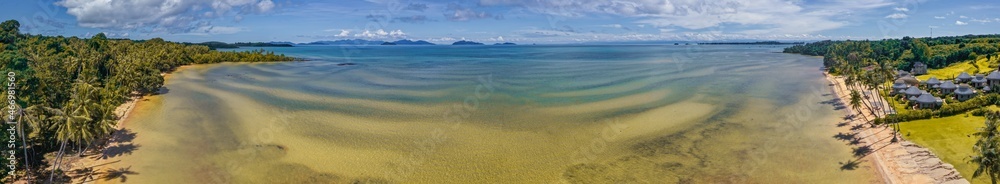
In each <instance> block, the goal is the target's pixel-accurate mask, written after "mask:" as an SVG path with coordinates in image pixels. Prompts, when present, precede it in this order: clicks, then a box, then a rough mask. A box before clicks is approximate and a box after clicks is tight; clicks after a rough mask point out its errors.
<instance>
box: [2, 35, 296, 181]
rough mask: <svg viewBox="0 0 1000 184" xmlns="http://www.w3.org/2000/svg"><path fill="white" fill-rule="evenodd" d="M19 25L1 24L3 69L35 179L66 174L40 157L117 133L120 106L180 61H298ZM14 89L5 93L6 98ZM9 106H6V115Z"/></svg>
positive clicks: (153, 86)
mask: <svg viewBox="0 0 1000 184" xmlns="http://www.w3.org/2000/svg"><path fill="white" fill-rule="evenodd" d="M19 27H20V24H19V23H18V22H17V21H15V20H8V21H5V22H3V23H0V68H2V69H3V71H4V73H5V74H6V73H8V72H13V74H14V75H15V78H16V80H15V82H14V83H15V84H16V85H15V88H14V91H16V93H15V94H13V96H15V97H16V99H15V100H14V101H15V102H16V104H17V105H18V106H20V109H23V111H20V112H17V111H14V112H16V114H18V116H15V118H16V119H17V120H18V121H19V122H22V123H25V124H26V125H28V126H26V127H25V129H24V133H25V134H26V135H25V137H26V138H27V142H28V145H26V146H27V148H30V149H32V150H33V151H32V152H33V153H34V154H36V155H34V156H30V157H31V158H30V159H31V160H29V161H28V162H29V163H31V164H33V166H32V167H31V168H32V169H35V170H34V171H31V172H30V174H31V175H33V176H35V177H33V178H37V177H38V176H41V175H48V176H49V177H52V176H55V177H57V178H58V177H62V176H65V175H64V174H62V172H63V171H58V169H59V168H58V167H56V168H57V169H56V170H52V171H45V172H43V170H40V169H42V168H46V166H48V165H53V163H45V162H44V161H43V160H42V157H41V156H40V155H44V154H45V153H51V152H57V154H56V155H57V157H58V158H59V159H57V162H58V161H60V160H61V158H62V156H63V155H64V153H66V152H68V150H70V149H75V150H76V152H77V153H82V152H83V151H86V150H87V148H91V146H94V145H93V144H94V143H96V142H97V141H98V140H100V139H103V138H106V137H107V136H108V135H109V134H110V133H111V131H112V127H113V125H114V123H115V122H116V121H115V120H117V118H118V117H115V114H114V110H115V108H116V107H118V106H119V105H121V104H123V103H124V102H125V101H126V100H127V99H129V98H130V97H133V96H141V95H147V94H152V93H156V92H157V91H159V89H160V88H161V86H162V85H163V81H164V79H163V75H162V74H163V73H166V72H170V71H172V70H174V69H175V68H177V67H178V66H182V65H189V64H201V63H219V62H262V61H291V60H293V59H294V58H291V57H286V56H284V55H276V54H274V53H271V52H264V51H263V50H256V51H244V52H220V51H214V50H212V49H210V48H209V47H208V46H204V45H188V44H181V43H174V42H168V41H164V40H163V39H160V38H153V39H150V40H144V41H132V40H125V39H121V40H119V39H108V38H107V37H106V36H105V35H104V34H103V33H100V34H97V35H94V36H93V37H91V38H77V37H63V36H42V35H30V34H21V33H20V32H19ZM7 93H8V91H7V90H4V92H3V95H4V96H6V95H7ZM5 104H6V103H5ZM8 110H11V109H7V108H5V109H4V112H5V113H4V117H3V118H7V113H6V112H8ZM2 132H3V133H2V134H3V137H7V136H8V132H7V131H2ZM17 150H20V148H18V149H17ZM18 152H20V151H18ZM6 156H7V155H6V154H5V155H4V158H3V159H2V161H3V162H4V163H7V160H6ZM17 158H18V159H19V161H18V163H23V162H24V160H20V159H24V158H22V155H20V153H19V155H18V156H17ZM57 166H58V165H57ZM5 169H6V167H5ZM18 169H19V170H20V171H24V168H20V167H19V168H18ZM50 173H54V174H51V175H50ZM24 174H25V173H24V172H19V173H18V174H17V175H24ZM6 176H7V172H6V171H5V172H2V174H0V178H6V180H4V181H3V182H4V183H7V182H10V181H11V180H10V179H11V178H12V177H6Z"/></svg>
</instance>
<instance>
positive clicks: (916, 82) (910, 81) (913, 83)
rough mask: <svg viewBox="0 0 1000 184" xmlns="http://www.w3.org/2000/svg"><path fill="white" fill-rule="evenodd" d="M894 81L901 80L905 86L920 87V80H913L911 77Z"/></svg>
mask: <svg viewBox="0 0 1000 184" xmlns="http://www.w3.org/2000/svg"><path fill="white" fill-rule="evenodd" d="M896 80H903V83H906V85H910V86H919V85H920V80H917V78H914V77H913V76H904V77H900V78H899V79H896Z"/></svg>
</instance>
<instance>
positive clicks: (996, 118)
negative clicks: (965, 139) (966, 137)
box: [969, 112, 1000, 184]
mask: <svg viewBox="0 0 1000 184" xmlns="http://www.w3.org/2000/svg"><path fill="white" fill-rule="evenodd" d="M986 117H987V118H986V125H985V126H984V127H982V128H980V129H979V132H976V133H974V134H973V135H975V136H976V137H979V140H977V141H976V144H975V146H973V151H975V155H974V156H972V159H971V160H969V162H971V163H974V164H977V165H979V167H978V168H976V171H974V172H973V173H972V177H973V178H975V177H979V176H982V175H983V174H986V175H989V177H990V181H991V182H992V183H993V184H996V183H997V179H998V178H997V177H1000V145H998V143H997V141H998V139H997V138H998V137H997V136H998V135H1000V131H998V130H997V128H1000V114H997V113H995V112H994V113H989V114H988V115H987V116H986Z"/></svg>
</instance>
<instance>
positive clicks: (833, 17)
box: [0, 0, 1000, 43]
mask: <svg viewBox="0 0 1000 184" xmlns="http://www.w3.org/2000/svg"><path fill="white" fill-rule="evenodd" d="M0 10H3V11H0V19H4V20H6V19H17V20H19V21H20V22H21V25H22V28H21V30H22V32H28V33H32V34H45V35H57V34H58V35H66V36H83V37H89V36H90V35H93V34H96V33H99V32H104V33H106V34H108V35H109V36H110V37H121V38H131V39H148V38H154V37H160V38H164V39H166V40H171V41H185V42H202V41H225V42H236V41H253V42H257V41H291V42H310V41H316V40H340V39H355V38H360V39H370V40H398V39H414V40H418V39H419V40H428V41H431V42H436V43H451V42H454V41H457V40H463V39H464V40H472V41H480V42H488V43H493V42H503V41H509V42H518V43H575V42H595V41H598V42H605V41H652V40H667V41H675V40H680V41H687V40H692V41H706V40H743V39H753V40H821V39H835V40H836V39H880V38H899V37H903V36H915V37H926V36H930V34H931V30H932V29H933V33H934V36H943V35H965V34H995V33H1000V2H998V1H996V0H972V1H948V0H901V1H893V0H851V1H839V0H838V1H834V0H829V1H827V0H819V1H811V0H717V1H695V0H478V1H477V0H469V1H454V0H367V1H362V0H343V1H316V0H301V1H291V0H221V1H205V0H47V1H46V0H42V1H13V0H11V1H3V5H0Z"/></svg>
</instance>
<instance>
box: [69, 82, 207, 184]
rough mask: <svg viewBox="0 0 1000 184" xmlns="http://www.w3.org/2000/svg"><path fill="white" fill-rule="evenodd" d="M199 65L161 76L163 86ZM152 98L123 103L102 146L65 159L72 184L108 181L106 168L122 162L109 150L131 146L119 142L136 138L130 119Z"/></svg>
mask: <svg viewBox="0 0 1000 184" xmlns="http://www.w3.org/2000/svg"><path fill="white" fill-rule="evenodd" d="M198 65H203V64H194V65H184V66H179V67H177V68H175V69H174V70H172V71H170V72H169V73H162V74H160V75H163V84H164V85H166V83H167V81H168V80H169V79H170V76H171V74H173V73H176V72H180V71H183V70H184V69H186V68H190V67H192V66H198ZM165 88H166V87H161V89H160V90H161V91H162V90H163V89H165ZM157 93H161V92H157ZM153 95H159V94H153ZM150 96H152V95H144V96H133V97H130V98H129V99H128V100H127V101H125V103H122V104H121V105H119V106H118V107H115V110H114V114H115V116H117V117H118V119H117V120H115V121H116V122H115V125H114V127H112V128H113V129H114V131H113V132H112V133H111V135H110V136H108V137H107V138H106V139H105V140H103V142H102V143H100V145H101V146H99V147H96V148H95V149H91V150H89V151H87V152H84V153H83V156H82V157H78V156H75V155H71V156H68V157H64V158H63V159H64V160H63V168H64V169H63V170H64V172H65V173H67V174H66V175H67V176H69V177H70V182H71V183H101V182H100V180H101V179H105V180H107V179H108V178H107V175H108V173H107V172H105V171H107V170H109V169H110V168H106V166H107V165H110V164H112V163H115V162H118V161H120V160H114V159H112V158H111V157H106V156H107V155H108V154H107V153H108V152H109V151H110V152H113V150H109V149H108V148H111V147H114V146H118V145H127V144H131V140H127V141H124V140H122V141H120V142H119V140H120V139H122V138H123V137H126V136H134V135H128V134H129V133H130V132H129V131H128V130H126V128H127V127H126V122H127V120H128V118H129V117H131V115H132V114H134V113H136V112H135V111H134V110H135V108H136V107H137V106H139V105H140V103H141V102H142V101H148V100H149V97H150ZM132 134H134V133H132ZM125 139H130V138H125ZM112 179H113V178H112Z"/></svg>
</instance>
